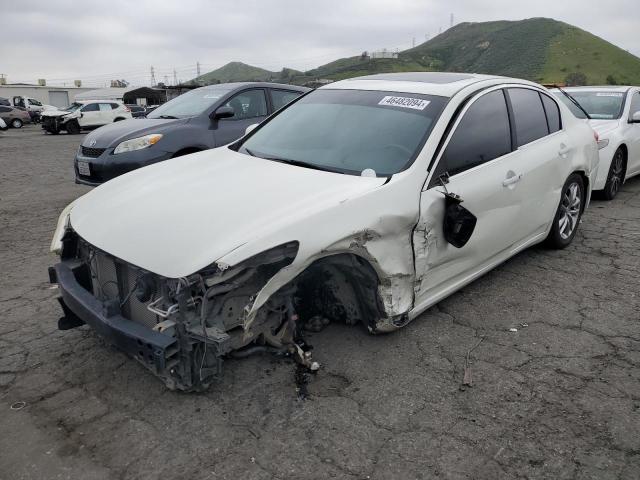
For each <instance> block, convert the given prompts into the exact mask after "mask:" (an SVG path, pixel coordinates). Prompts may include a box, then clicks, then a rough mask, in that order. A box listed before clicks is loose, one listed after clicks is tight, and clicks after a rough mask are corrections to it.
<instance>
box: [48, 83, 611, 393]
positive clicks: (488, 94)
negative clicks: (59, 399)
mask: <svg viewBox="0 0 640 480" xmlns="http://www.w3.org/2000/svg"><path fill="white" fill-rule="evenodd" d="M212 121H215V120H212ZM597 162H598V151H597V146H596V142H595V139H594V133H593V131H592V130H591V128H590V127H589V126H588V125H587V124H586V123H585V122H583V121H581V120H579V119H577V118H575V117H574V116H573V115H572V114H571V113H570V111H569V110H568V109H567V107H566V106H564V105H562V104H559V103H558V101H557V99H555V98H553V96H551V95H550V94H549V93H548V92H547V91H546V90H545V89H544V88H542V87H540V86H538V85H536V84H534V83H530V82H526V81H522V80H517V79H509V78H503V77H490V76H481V75H469V74H453V73H406V74H405V73H403V74H382V75H374V76H370V77H363V78H356V79H351V80H345V81H341V82H337V83H333V84H331V85H329V86H326V87H323V88H320V89H318V90H315V91H313V92H311V93H309V94H306V95H304V96H302V97H300V98H299V99H297V100H295V101H294V102H293V103H291V104H289V105H288V106H287V107H285V108H283V109H281V110H280V111H278V112H277V113H275V114H274V115H272V116H271V117H269V118H268V119H267V120H266V121H265V122H263V123H262V124H260V125H259V126H258V127H256V128H254V129H252V130H251V131H250V133H247V135H245V136H244V137H243V138H242V139H240V140H238V141H237V142H235V143H233V144H231V145H228V146H226V147H221V148H217V149H214V150H208V151H204V152H200V153H195V154H192V155H188V156H184V157H181V158H178V159H174V160H169V161H166V162H162V163H159V164H156V165H152V166H149V167H146V168H142V169H139V170H136V171H133V172H130V173H127V174H125V175H122V176H121V177H118V178H117V179H115V180H113V181H110V182H108V183H106V184H104V185H102V186H100V187H98V188H96V189H95V190H93V191H91V192H89V193H88V194H86V195H85V196H83V197H81V198H79V199H78V200H76V201H75V202H74V203H73V204H71V205H70V206H68V207H67V208H66V209H65V211H64V212H63V213H62V215H61V217H60V220H59V222H58V226H57V229H56V232H55V236H54V238H53V243H52V250H53V251H54V252H57V253H59V254H60V257H61V260H60V262H59V263H58V264H56V265H55V266H54V267H52V268H51V269H50V278H51V282H53V283H56V284H58V285H59V289H60V299H59V300H60V304H61V305H62V308H63V310H64V316H63V317H62V318H61V319H60V320H59V328H60V329H63V330H64V329H69V328H74V327H77V326H80V325H82V324H85V323H86V324H89V325H90V326H91V327H93V328H94V329H95V330H96V331H97V332H98V333H99V334H101V335H103V336H104V337H106V338H107V339H108V340H109V341H111V342H112V343H113V344H115V345H116V346H118V347H119V348H121V349H122V350H124V351H125V352H127V353H129V354H130V355H132V356H134V357H135V358H136V359H138V360H139V361H140V362H142V363H143V364H144V365H145V366H146V367H148V368H149V369H150V370H151V371H152V372H153V373H155V374H156V375H157V376H159V377H160V378H162V379H163V380H164V382H165V383H166V385H167V386H168V387H169V388H174V389H181V390H193V389H202V388H206V387H207V386H208V385H210V384H211V382H212V381H213V380H214V379H216V378H217V377H218V376H219V374H220V371H221V370H220V369H221V363H222V359H223V358H225V357H226V356H230V355H239V356H242V355H246V354H248V353H250V352H253V351H255V350H259V349H273V348H275V349H280V350H288V351H289V352H291V353H292V354H293V355H295V356H296V357H297V359H298V360H299V361H300V362H301V363H302V364H304V365H307V366H309V367H315V365H313V364H312V362H311V357H310V352H309V351H307V348H306V346H305V344H304V341H303V339H302V335H301V333H302V331H303V328H304V326H305V324H307V323H309V322H313V321H315V320H314V319H318V318H320V319H322V322H321V323H326V321H325V319H328V320H330V321H337V322H347V323H349V324H357V323H362V324H364V325H365V326H366V328H368V330H369V331H370V332H372V333H378V332H390V331H392V330H395V329H397V328H400V327H402V326H404V325H406V324H407V323H408V322H409V321H410V320H412V319H414V318H415V317H416V316H417V315H419V314H420V313H421V312H423V311H424V310H425V309H427V308H428V307H429V306H431V305H433V304H435V303H436V302H438V301H439V300H441V299H442V298H444V297H446V296H447V295H450V294H451V293H453V292H454V291H456V290H458V289H459V288H461V287H462V286H464V285H466V284H468V283H469V282H471V281H472V280H474V279H475V278H477V277H479V276H480V275H482V274H484V273H485V272H487V271H489V270H490V269H491V268H493V267H495V266H496V265H498V264H500V263H501V262H503V261H505V260H506V259H508V258H509V257H511V256H513V255H515V254H516V253H517V252H519V251H521V250H523V249H525V248H527V247H528V246H530V245H533V244H535V243H538V242H541V241H544V240H545V239H546V240H547V242H548V243H549V245H550V246H552V247H556V248H563V247H565V246H567V245H568V244H569V243H571V241H572V239H573V237H574V235H575V234H576V230H577V228H578V225H579V223H580V217H581V215H582V212H583V210H584V208H585V206H586V205H587V204H588V201H589V198H590V192H591V185H592V179H593V176H594V174H595V172H594V169H595V168H596V165H597Z"/></svg>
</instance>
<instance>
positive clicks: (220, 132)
mask: <svg viewBox="0 0 640 480" xmlns="http://www.w3.org/2000/svg"><path fill="white" fill-rule="evenodd" d="M224 106H225V107H231V108H232V109H233V117H230V118H221V119H219V120H215V122H216V124H217V125H216V126H215V143H216V146H217V147H219V146H221V145H226V144H227V143H230V142H233V141H234V140H237V139H238V138H240V137H241V136H243V135H244V132H245V130H246V128H247V127H248V126H249V125H252V124H254V123H260V122H261V121H262V120H264V119H265V118H266V117H267V115H268V110H267V97H266V94H265V91H264V89H263V88H252V89H250V90H244V91H242V92H240V93H238V94H236V95H234V96H233V97H231V98H230V99H229V101H228V102H227V103H226V104H225V105H224Z"/></svg>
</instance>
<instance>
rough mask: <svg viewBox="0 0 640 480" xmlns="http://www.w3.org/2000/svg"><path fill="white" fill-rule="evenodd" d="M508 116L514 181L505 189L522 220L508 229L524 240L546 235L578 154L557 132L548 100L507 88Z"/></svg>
mask: <svg viewBox="0 0 640 480" xmlns="http://www.w3.org/2000/svg"><path fill="white" fill-rule="evenodd" d="M506 92H507V99H508V103H509V106H510V113H511V117H512V122H511V123H512V133H513V144H514V146H515V148H516V151H515V152H514V153H515V155H514V162H513V167H514V168H513V172H514V173H515V174H516V177H514V178H513V182H514V183H512V184H511V185H509V186H508V187H507V188H511V189H513V193H514V194H515V198H514V200H515V201H516V202H518V204H519V205H521V208H522V217H521V218H520V219H519V220H518V221H517V222H516V223H515V224H514V225H513V228H515V229H516V231H515V234H514V235H515V237H516V238H518V239H521V240H523V241H526V240H527V239H529V238H531V237H532V236H535V235H541V234H544V233H545V232H546V229H547V227H548V226H549V224H550V222H551V220H552V219H553V217H554V215H555V213H556V209H557V208H558V201H559V199H560V190H561V188H562V186H563V185H564V182H565V180H566V176H567V165H570V164H571V160H572V159H571V157H572V156H573V155H578V154H579V153H580V152H578V151H577V150H576V149H575V148H574V145H572V143H571V139H570V138H569V136H568V135H567V133H566V132H565V131H564V130H563V129H562V128H561V127H562V124H561V118H560V110H559V108H558V104H557V103H556V101H555V100H553V99H552V98H551V97H549V96H548V95H546V94H545V93H543V92H540V91H538V90H536V89H533V88H527V87H517V88H508V89H507V90H506Z"/></svg>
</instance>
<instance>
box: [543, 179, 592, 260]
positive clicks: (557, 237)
mask: <svg viewBox="0 0 640 480" xmlns="http://www.w3.org/2000/svg"><path fill="white" fill-rule="evenodd" d="M574 187H577V196H578V199H579V204H578V205H572V204H571V190H572V188H574ZM584 202H585V194H584V181H583V180H582V177H581V176H580V175H578V174H577V173H572V174H571V175H569V178H567V181H566V182H564V185H563V186H562V191H561V194H560V203H558V208H557V209H556V214H555V216H554V217H553V223H552V224H551V230H550V231H549V235H547V238H546V240H545V243H546V245H547V246H548V247H550V248H554V249H558V250H560V249H563V248H565V247H568V246H569V245H570V244H571V242H572V241H573V237H575V236H576V232H577V231H578V226H579V225H580V220H581V219H582V212H583V211H584ZM576 206H577V207H578V211H577V217H576V218H575V222H574V225H573V228H572V229H571V231H570V232H568V233H567V231H566V230H565V229H564V228H561V226H560V221H561V220H562V219H563V218H565V219H566V220H567V221H569V219H568V218H567V216H569V213H570V212H569V210H572V209H575V207H576Z"/></svg>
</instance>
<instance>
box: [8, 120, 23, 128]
mask: <svg viewBox="0 0 640 480" xmlns="http://www.w3.org/2000/svg"><path fill="white" fill-rule="evenodd" d="M11 126H12V127H13V128H22V120H20V119H19V118H14V119H13V120H11Z"/></svg>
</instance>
